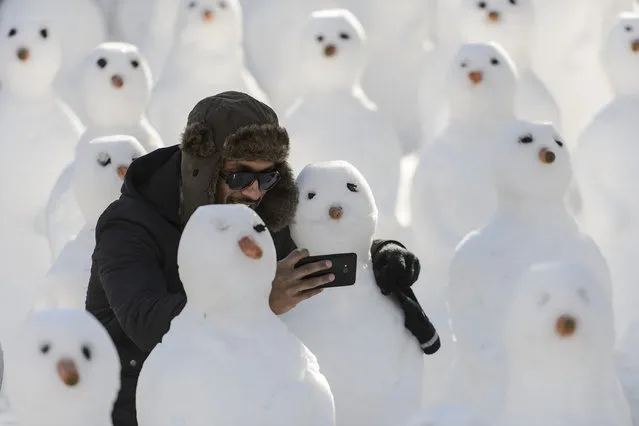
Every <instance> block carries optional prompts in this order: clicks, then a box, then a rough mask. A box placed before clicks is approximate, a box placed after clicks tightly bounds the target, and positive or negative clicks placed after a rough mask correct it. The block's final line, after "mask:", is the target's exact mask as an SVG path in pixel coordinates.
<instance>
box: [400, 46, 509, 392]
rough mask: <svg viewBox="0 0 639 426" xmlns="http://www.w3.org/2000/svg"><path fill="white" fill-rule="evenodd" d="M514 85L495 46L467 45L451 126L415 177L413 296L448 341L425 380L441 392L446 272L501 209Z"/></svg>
mask: <svg viewBox="0 0 639 426" xmlns="http://www.w3.org/2000/svg"><path fill="white" fill-rule="evenodd" d="M516 81H517V74H516V70H515V67H514V65H513V63H512V61H511V60H510V59H509V56H508V55H507V53H506V52H505V51H504V50H503V48H501V47H500V46H498V45H496V44H493V43H476V44H466V45H463V46H462V47H461V48H460V49H459V50H458V51H457V53H456V55H455V57H454V59H453V61H452V62H451V64H450V71H449V74H448V83H447V91H448V99H449V103H450V121H449V124H448V125H447V127H446V128H445V129H444V131H443V133H442V134H441V135H440V137H439V138H437V139H436V140H435V141H433V143H432V144H430V145H426V146H424V148H423V149H422V151H421V153H420V158H419V163H418V165H417V169H416V171H415V174H414V176H413V181H412V193H411V199H410V201H411V217H412V229H413V231H414V233H415V242H416V247H417V253H418V257H419V258H420V259H422V266H423V271H424V273H423V274H422V276H421V278H420V281H419V282H418V283H416V285H415V293H416V294H417V297H418V299H419V300H420V301H422V303H423V304H424V307H425V309H426V311H427V312H428V313H429V314H432V315H433V320H434V322H435V325H436V326H437V329H438V330H440V336H441V337H442V339H444V342H443V344H442V346H443V348H442V351H441V352H440V353H439V354H437V357H436V358H439V359H440V360H438V361H437V363H434V362H429V364H430V366H431V367H427V369H428V370H430V371H428V372H427V377H425V380H426V382H427V383H430V385H429V386H431V388H432V383H433V382H434V383H440V384H441V382H442V381H446V380H447V379H448V377H450V374H449V368H450V360H451V359H452V353H450V352H449V351H450V350H451V349H452V336H451V333H450V331H449V330H450V327H449V324H448V323H449V320H448V312H447V309H446V303H447V300H446V283H447V279H448V278H447V273H448V265H449V264H450V261H451V259H452V257H453V254H454V250H455V246H456V245H457V244H458V243H459V242H460V241H461V240H462V238H464V236H465V235H466V234H467V233H468V232H470V231H471V230H473V229H475V228H478V227H480V226H482V225H484V224H485V223H486V222H487V221H488V219H489V218H490V215H491V214H492V213H493V211H494V209H495V206H496V195H495V190H494V186H493V182H492V178H491V176H490V171H489V170H490V156H491V147H492V145H493V143H494V138H495V135H496V134H497V131H498V129H499V128H500V126H501V125H502V123H504V122H506V121H507V120H509V119H511V118H512V117H513V106H514V97H515V84H516ZM440 361H441V364H438V363H439V362H440ZM434 393H435V394H437V393H438V392H434Z"/></svg>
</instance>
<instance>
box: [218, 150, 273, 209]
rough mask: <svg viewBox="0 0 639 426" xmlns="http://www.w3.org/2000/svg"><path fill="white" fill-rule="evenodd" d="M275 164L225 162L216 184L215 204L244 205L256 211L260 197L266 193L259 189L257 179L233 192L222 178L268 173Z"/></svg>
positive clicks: (264, 162) (240, 161) (263, 162)
mask: <svg viewBox="0 0 639 426" xmlns="http://www.w3.org/2000/svg"><path fill="white" fill-rule="evenodd" d="M274 167H275V164H274V163H272V162H270V161H242V160H226V161H225V162H224V167H223V169H222V173H221V176H220V179H219V181H218V184H217V191H216V195H215V198H216V200H215V201H216V203H217V204H244V205H246V206H248V207H250V208H252V209H256V208H257V206H258V205H259V204H260V202H261V201H262V197H264V194H266V192H267V191H264V190H262V189H260V186H259V183H258V181H257V179H256V180H255V181H254V182H253V183H251V184H250V185H249V186H247V187H245V188H243V189H240V190H233V189H231V188H229V186H228V184H227V183H226V181H225V180H224V176H225V175H228V174H230V173H233V172H256V173H259V172H268V171H272V170H273V169H274Z"/></svg>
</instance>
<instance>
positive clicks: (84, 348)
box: [82, 345, 91, 361]
mask: <svg viewBox="0 0 639 426" xmlns="http://www.w3.org/2000/svg"><path fill="white" fill-rule="evenodd" d="M82 355H84V358H85V359H86V360H87V361H91V348H89V347H88V346H87V345H84V346H82Z"/></svg>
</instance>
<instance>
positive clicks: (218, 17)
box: [176, 0, 243, 51]
mask: <svg viewBox="0 0 639 426" xmlns="http://www.w3.org/2000/svg"><path fill="white" fill-rule="evenodd" d="M242 25H243V24H242V7H241V5H240V2H239V0H182V1H181V3H180V10H179V13H178V19H177V24H176V34H177V37H178V38H177V40H178V43H180V44H190V45H197V46H198V47H200V48H202V49H203V50H210V51H228V50H232V49H239V48H241V45H242V33H243V29H242Z"/></svg>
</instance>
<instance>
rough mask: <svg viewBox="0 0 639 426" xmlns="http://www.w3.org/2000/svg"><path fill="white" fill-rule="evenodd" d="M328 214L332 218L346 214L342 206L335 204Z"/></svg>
mask: <svg viewBox="0 0 639 426" xmlns="http://www.w3.org/2000/svg"><path fill="white" fill-rule="evenodd" d="M328 215H329V216H330V217H331V219H335V220H339V219H341V218H342V216H343V215H344V210H343V209H342V208H341V207H340V206H333V207H331V208H330V209H328Z"/></svg>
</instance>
